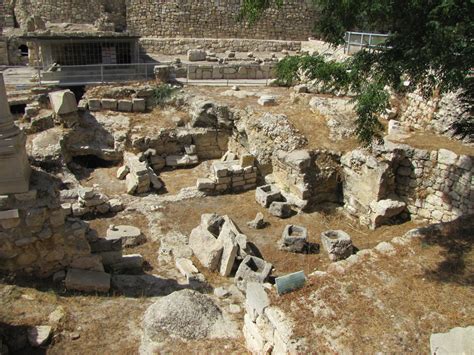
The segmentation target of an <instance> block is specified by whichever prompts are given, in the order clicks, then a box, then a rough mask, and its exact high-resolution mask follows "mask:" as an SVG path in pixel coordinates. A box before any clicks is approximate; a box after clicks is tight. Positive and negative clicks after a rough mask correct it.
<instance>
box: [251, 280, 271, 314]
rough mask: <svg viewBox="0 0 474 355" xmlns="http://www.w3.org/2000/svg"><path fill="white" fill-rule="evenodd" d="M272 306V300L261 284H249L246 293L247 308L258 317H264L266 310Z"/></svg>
mask: <svg viewBox="0 0 474 355" xmlns="http://www.w3.org/2000/svg"><path fill="white" fill-rule="evenodd" d="M269 305H270V299H269V298H268V295H267V292H266V291H265V289H264V288H263V285H262V284H261V283H257V282H247V288H246V292H245V308H246V309H247V312H248V311H249V310H250V311H252V312H255V313H256V315H262V314H263V311H264V310H265V308H267V307H268V306H269Z"/></svg>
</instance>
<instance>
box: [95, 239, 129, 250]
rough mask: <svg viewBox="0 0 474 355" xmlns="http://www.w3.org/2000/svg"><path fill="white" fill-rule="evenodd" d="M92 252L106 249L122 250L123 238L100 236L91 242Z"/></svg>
mask: <svg viewBox="0 0 474 355" xmlns="http://www.w3.org/2000/svg"><path fill="white" fill-rule="evenodd" d="M89 244H90V247H91V252H92V253H100V252H106V251H121V250H122V239H120V238H116V239H105V238H98V239H97V240H95V241H93V242H89Z"/></svg>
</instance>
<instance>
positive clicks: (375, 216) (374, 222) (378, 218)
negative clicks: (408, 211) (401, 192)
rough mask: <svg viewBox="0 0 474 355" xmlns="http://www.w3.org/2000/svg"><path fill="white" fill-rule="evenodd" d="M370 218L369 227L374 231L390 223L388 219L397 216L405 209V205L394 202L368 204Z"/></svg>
mask: <svg viewBox="0 0 474 355" xmlns="http://www.w3.org/2000/svg"><path fill="white" fill-rule="evenodd" d="M370 208H371V210H372V216H371V218H370V222H371V224H370V227H371V228H372V229H375V228H377V227H380V226H381V225H384V224H387V223H389V222H390V219H391V218H393V217H396V216H398V215H399V214H400V213H402V212H403V211H404V210H405V208H406V203H405V202H402V201H396V200H390V199H387V200H381V201H377V202H372V203H371V204H370Z"/></svg>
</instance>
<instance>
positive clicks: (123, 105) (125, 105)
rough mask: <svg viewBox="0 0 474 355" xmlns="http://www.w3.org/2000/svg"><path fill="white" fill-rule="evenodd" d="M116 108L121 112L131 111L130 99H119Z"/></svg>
mask: <svg viewBox="0 0 474 355" xmlns="http://www.w3.org/2000/svg"><path fill="white" fill-rule="evenodd" d="M117 107H118V110H119V111H121V112H132V101H131V100H119V101H118V105H117Z"/></svg>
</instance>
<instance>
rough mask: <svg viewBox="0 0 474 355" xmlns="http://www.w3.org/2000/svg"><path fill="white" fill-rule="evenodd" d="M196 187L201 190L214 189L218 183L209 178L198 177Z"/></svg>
mask: <svg viewBox="0 0 474 355" xmlns="http://www.w3.org/2000/svg"><path fill="white" fill-rule="evenodd" d="M196 187H197V189H198V190H199V191H204V192H208V191H214V189H215V187H216V183H215V182H214V181H212V180H211V179H208V178H199V179H197V182H196Z"/></svg>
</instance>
